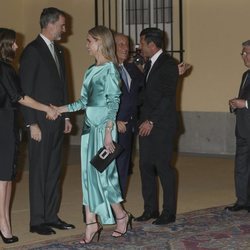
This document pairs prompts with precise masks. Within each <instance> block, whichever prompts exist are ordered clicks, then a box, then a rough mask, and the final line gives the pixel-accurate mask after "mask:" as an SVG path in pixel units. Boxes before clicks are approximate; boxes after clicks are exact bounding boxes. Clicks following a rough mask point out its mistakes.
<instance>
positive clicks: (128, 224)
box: [112, 213, 134, 238]
mask: <svg viewBox="0 0 250 250" xmlns="http://www.w3.org/2000/svg"><path fill="white" fill-rule="evenodd" d="M126 217H128V221H127V224H126V230H125V232H123V233H122V232H120V231H117V230H115V231H114V232H113V233H117V234H118V235H112V236H113V237H114V238H119V237H121V236H124V235H125V234H126V233H127V231H128V226H130V229H132V220H133V219H134V216H133V215H132V214H131V213H126V214H125V215H124V216H123V217H122V218H116V220H123V219H125V218H126Z"/></svg>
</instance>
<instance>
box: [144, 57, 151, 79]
mask: <svg viewBox="0 0 250 250" xmlns="http://www.w3.org/2000/svg"><path fill="white" fill-rule="evenodd" d="M151 64H152V61H151V60H148V61H147V62H146V63H145V66H144V69H143V74H144V83H145V84H146V82H147V79H148V73H149V70H150V68H151Z"/></svg>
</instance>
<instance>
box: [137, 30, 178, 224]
mask: <svg viewBox="0 0 250 250" xmlns="http://www.w3.org/2000/svg"><path fill="white" fill-rule="evenodd" d="M163 35H164V34H163V32H162V31H161V30H160V29H158V28H146V29H144V30H143V31H142V32H141V33H140V48H141V51H142V54H143V56H144V57H147V58H149V61H148V63H146V65H145V71H146V72H145V87H144V91H143V102H142V106H141V109H140V126H139V147H140V148H139V151H140V162H139V165H140V173H141V181H142V195H143V200H144V212H143V214H142V215H141V216H140V217H138V218H136V219H135V220H136V221H147V220H149V219H151V218H156V220H155V221H153V224H155V225H163V224H168V223H171V222H174V221H175V216H176V177H175V171H174V169H173V168H172V167H171V160H172V154H173V147H174V139H175V134H176V128H177V112H176V87H177V82H178V75H179V73H178V66H177V63H176V61H175V60H174V59H173V58H172V57H171V56H170V55H168V54H167V53H165V52H164V51H163V43H164V36H163ZM157 175H158V176H159V179H160V182H161V185H162V189H163V211H162V213H161V215H160V216H159V210H158V194H157V180H156V179H157Z"/></svg>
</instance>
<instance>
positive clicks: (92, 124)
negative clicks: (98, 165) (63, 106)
mask: <svg viewBox="0 0 250 250" xmlns="http://www.w3.org/2000/svg"><path fill="white" fill-rule="evenodd" d="M119 84H120V76H119V72H118V71H117V69H116V67H115V65H114V64H113V63H112V62H107V63H105V64H103V65H100V66H92V67H90V68H89V69H88V70H87V71H86V73H85V76H84V80H83V86H82V90H81V97H80V99H79V100H77V101H76V102H74V103H72V104H69V105H68V106H67V107H68V110H69V111H70V112H74V111H77V110H82V109H85V110H86V111H85V120H84V125H83V133H82V136H81V170H82V190H83V204H84V205H87V206H89V209H90V211H91V212H92V213H96V214H97V215H98V216H99V217H100V219H101V222H102V224H114V223H115V220H114V217H113V213H112V209H111V206H110V204H113V203H120V202H121V201H122V200H123V199H122V194H121V189H120V185H119V179H118V173H117V169H116V163H115V161H113V162H112V163H111V164H110V165H109V167H108V168H107V169H106V170H105V171H104V172H102V173H100V172H98V171H97V170H96V169H95V168H94V167H93V166H92V165H91V164H90V160H91V159H92V158H93V156H94V155H95V154H96V153H97V151H98V150H99V149H100V148H101V147H102V146H103V145H104V136H105V126H106V123H107V121H112V122H113V124H114V126H113V130H112V138H113V140H114V141H116V139H117V129H116V123H115V120H116V114H117V111H118V107H119V102H120V94H121V91H120V87H119Z"/></svg>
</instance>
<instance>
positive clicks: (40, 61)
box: [20, 35, 68, 125]
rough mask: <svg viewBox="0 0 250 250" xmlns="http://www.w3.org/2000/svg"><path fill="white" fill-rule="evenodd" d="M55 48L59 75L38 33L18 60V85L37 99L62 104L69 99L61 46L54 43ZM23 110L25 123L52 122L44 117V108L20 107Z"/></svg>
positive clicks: (46, 102) (47, 102)
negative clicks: (19, 83) (19, 81)
mask: <svg viewBox="0 0 250 250" xmlns="http://www.w3.org/2000/svg"><path fill="white" fill-rule="evenodd" d="M55 52H56V54H57V57H58V61H59V64H60V75H61V76H60V75H59V72H58V69H57V66H56V64H55V61H54V58H53V56H52V54H51V52H50V50H49V48H48V46H47V44H46V43H45V41H44V40H43V39H42V38H41V36H40V35H39V36H38V37H37V38H36V39H35V40H34V41H32V42H31V43H30V44H28V46H27V47H26V48H25V49H24V51H23V53H22V56H21V61H20V79H21V86H22V89H23V91H24V92H25V94H27V95H29V96H31V97H33V98H34V99H36V100H37V101H40V102H42V103H45V104H55V105H63V104H65V103H67V99H68V98H67V97H68V95H67V85H66V76H65V64H64V57H63V49H62V48H61V47H60V46H58V45H56V44H55ZM23 114H24V119H25V122H26V124H34V123H38V124H40V125H41V123H42V124H46V123H47V124H49V123H50V124H51V121H48V120H46V118H45V113H44V112H41V111H37V110H34V109H30V108H23ZM59 120H60V119H59Z"/></svg>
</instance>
